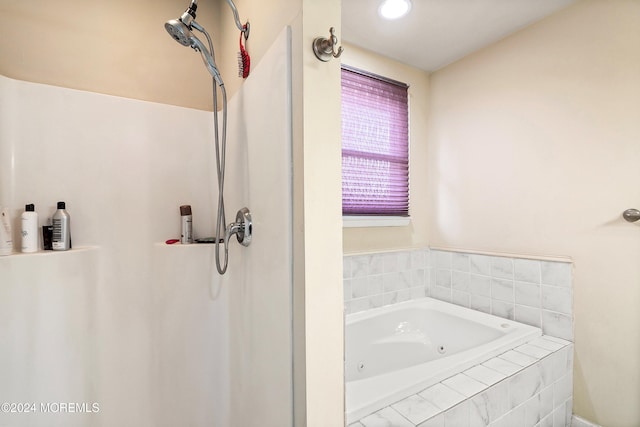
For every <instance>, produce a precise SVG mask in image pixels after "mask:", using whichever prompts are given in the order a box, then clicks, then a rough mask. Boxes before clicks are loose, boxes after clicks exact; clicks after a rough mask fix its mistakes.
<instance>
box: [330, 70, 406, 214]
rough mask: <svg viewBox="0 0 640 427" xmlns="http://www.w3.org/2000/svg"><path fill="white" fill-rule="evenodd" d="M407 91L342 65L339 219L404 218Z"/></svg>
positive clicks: (387, 80)
mask: <svg viewBox="0 0 640 427" xmlns="http://www.w3.org/2000/svg"><path fill="white" fill-rule="evenodd" d="M407 88H408V86H407V85H405V84H403V83H399V82H395V81H392V80H389V79H385V78H383V77H378V76H374V75H371V74H369V73H366V72H362V71H360V70H356V69H353V68H350V67H346V66H344V65H343V66H342V214H343V215H386V216H408V215H409V111H408V98H407Z"/></svg>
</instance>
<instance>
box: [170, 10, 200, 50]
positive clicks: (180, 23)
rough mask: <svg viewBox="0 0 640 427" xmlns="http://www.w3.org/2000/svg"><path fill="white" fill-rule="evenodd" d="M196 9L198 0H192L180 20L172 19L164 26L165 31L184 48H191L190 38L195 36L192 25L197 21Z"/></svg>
mask: <svg viewBox="0 0 640 427" xmlns="http://www.w3.org/2000/svg"><path fill="white" fill-rule="evenodd" d="M196 9H198V5H197V0H191V4H189V7H188V8H187V10H185V11H184V13H183V14H182V15H181V16H180V18H178V19H170V20H168V21H167V22H165V24H164V28H165V30H167V32H168V33H169V34H170V35H171V37H173V39H174V40H175V41H177V42H178V43H180V44H181V45H183V46H191V42H190V40H189V38H190V37H192V36H193V34H192V33H191V25H192V24H193V22H194V20H195V19H196Z"/></svg>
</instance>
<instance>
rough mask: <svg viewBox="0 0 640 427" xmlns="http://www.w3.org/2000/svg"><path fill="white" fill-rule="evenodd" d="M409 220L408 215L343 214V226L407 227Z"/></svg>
mask: <svg viewBox="0 0 640 427" xmlns="http://www.w3.org/2000/svg"><path fill="white" fill-rule="evenodd" d="M409 222H411V217H408V216H343V217H342V228H358V227H406V226H407V225H409Z"/></svg>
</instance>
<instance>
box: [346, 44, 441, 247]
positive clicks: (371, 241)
mask: <svg viewBox="0 0 640 427" xmlns="http://www.w3.org/2000/svg"><path fill="white" fill-rule="evenodd" d="M343 45H344V47H345V51H344V53H343V54H342V57H341V58H342V63H344V64H347V65H351V66H353V67H356V68H360V69H363V70H366V71H370V72H372V73H375V74H379V75H381V76H384V77H389V78H391V79H394V80H397V81H401V82H403V83H407V84H408V85H409V114H410V119H409V121H410V126H409V134H410V164H409V173H410V176H409V182H410V184H409V185H410V189H409V191H410V198H411V200H410V205H411V206H410V215H411V223H410V224H409V225H408V226H404V227H365V228H344V229H343V248H344V252H345V253H358V252H369V251H380V250H393V249H404V248H420V247H426V246H427V242H428V235H427V223H428V218H429V214H428V212H427V208H428V203H427V201H428V198H427V197H426V195H427V169H426V168H425V167H424V166H423V165H425V164H426V163H427V114H428V100H429V99H428V98H429V75H428V74H427V73H426V72H424V71H421V70H418V69H416V68H413V67H410V66H408V65H405V64H402V63H399V62H397V61H394V60H391V59H389V58H385V57H382V56H380V55H377V54H375V53H373V52H371V51H368V50H364V49H361V48H358V47H356V46H353V45H350V44H346V43H343Z"/></svg>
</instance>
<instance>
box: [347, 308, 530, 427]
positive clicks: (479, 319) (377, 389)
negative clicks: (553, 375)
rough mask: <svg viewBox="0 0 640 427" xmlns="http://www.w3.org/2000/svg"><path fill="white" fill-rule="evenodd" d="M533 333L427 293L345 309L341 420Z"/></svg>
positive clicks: (474, 362) (352, 418)
mask: <svg viewBox="0 0 640 427" xmlns="http://www.w3.org/2000/svg"><path fill="white" fill-rule="evenodd" d="M540 335H542V332H541V330H540V329H539V328H534V327H532V326H528V325H524V324H522V323H518V322H514V321H511V320H506V319H503V318H501V317H496V316H492V315H489V314H486V313H482V312H479V311H475V310H471V309H468V308H464V307H460V306H457V305H454V304H449V303H446V302H443V301H439V300H435V299H432V298H420V299H417V300H411V301H406V302H402V303H399V304H394V305H389V306H385V307H381V308H376V309H372V310H367V311H364V312H360V313H354V314H350V315H347V318H346V323H345V382H346V385H345V387H346V413H347V414H346V415H347V424H349V423H352V422H354V421H357V420H359V419H360V418H362V417H364V416H366V415H369V414H371V413H373V412H376V411H377V410H379V409H382V408H384V407H386V406H389V405H390V404H392V403H395V402H397V401H399V400H402V399H404V398H406V397H408V396H410V395H412V394H415V393H418V392H420V391H422V390H424V389H426V388H428V387H430V386H432V385H434V384H436V383H438V382H440V381H442V380H444V379H446V378H448V377H451V376H453V375H455V374H457V373H459V372H462V371H464V370H466V369H469V368H471V367H472V366H475V365H477V364H479V363H482V362H485V361H487V360H489V359H491V358H492V357H495V356H497V355H499V354H501V353H504V352H505V351H507V350H510V349H512V348H514V347H517V346H518V345H520V344H523V343H525V342H527V341H530V340H532V339H534V338H536V337H539V336H540Z"/></svg>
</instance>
